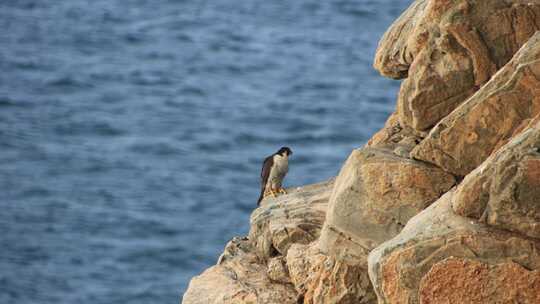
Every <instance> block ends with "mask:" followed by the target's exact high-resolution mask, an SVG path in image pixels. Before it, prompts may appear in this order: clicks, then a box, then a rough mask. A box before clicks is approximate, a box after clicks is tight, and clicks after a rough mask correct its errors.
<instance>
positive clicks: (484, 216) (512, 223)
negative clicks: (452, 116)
mask: <svg viewBox="0 0 540 304" xmlns="http://www.w3.org/2000/svg"><path fill="white" fill-rule="evenodd" d="M453 209H454V211H455V212H456V213H457V214H459V215H462V216H468V217H471V218H474V219H478V220H481V221H482V222H485V223H487V224H488V225H492V226H495V227H499V228H502V229H507V230H510V231H515V232H518V233H522V234H524V235H527V236H530V237H534V238H539V239H540V117H539V118H538V119H536V120H534V121H532V122H531V124H530V125H529V126H528V127H527V128H526V129H525V131H523V132H522V133H520V134H519V135H517V136H516V137H515V138H513V139H512V140H511V141H510V142H509V143H508V144H507V145H505V146H504V147H502V148H501V149H500V150H499V151H498V152H497V153H495V154H494V155H492V156H491V157H490V158H488V159H487V160H486V161H485V162H484V163H483V164H482V165H481V166H480V167H478V168H477V169H476V170H474V171H473V172H471V173H470V174H469V175H467V176H466V177H465V179H464V180H463V182H462V183H461V184H460V186H459V188H458V190H457V194H456V200H454V203H453Z"/></svg>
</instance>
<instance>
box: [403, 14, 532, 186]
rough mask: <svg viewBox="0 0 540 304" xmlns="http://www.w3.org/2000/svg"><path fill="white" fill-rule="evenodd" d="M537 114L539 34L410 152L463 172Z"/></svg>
mask: <svg viewBox="0 0 540 304" xmlns="http://www.w3.org/2000/svg"><path fill="white" fill-rule="evenodd" d="M539 16H540V15H539ZM538 113H540V32H539V33H537V34H536V35H534V37H532V38H531V40H530V41H529V42H528V43H527V44H525V45H524V46H523V47H522V48H521V50H520V51H519V52H518V53H517V54H516V55H515V57H514V58H513V59H512V60H511V61H510V62H509V63H508V64H507V65H506V66H505V67H504V68H502V69H501V70H500V71H499V72H498V73H497V74H496V75H495V76H494V77H493V78H492V79H491V80H490V81H489V83H487V84H486V85H485V86H483V87H482V89H480V90H479V91H478V92H477V93H476V94H475V95H474V96H472V97H471V98H470V99H468V100H467V101H466V102H465V103H464V104H462V105H461V106H460V107H459V108H457V109H456V110H455V111H454V112H452V113H451V114H450V115H448V116H447V117H445V118H444V119H443V120H441V122H440V123H439V124H437V125H436V126H435V128H433V130H432V131H431V132H430V133H429V135H428V137H427V138H426V139H424V140H423V141H422V142H421V143H420V144H419V145H418V146H417V147H416V148H415V149H414V150H413V151H412V156H413V157H414V158H416V159H420V160H424V161H427V162H430V163H433V164H436V165H437V166H439V167H441V168H443V169H445V170H446V171H448V172H451V173H453V174H455V175H460V176H464V175H466V174H468V173H469V172H470V171H472V170H473V169H474V168H476V167H477V166H479V165H480V164H481V163H482V162H483V161H484V160H485V159H486V158H487V157H488V156H489V155H490V154H491V153H492V152H493V151H494V150H495V149H497V148H499V147H501V146H502V145H503V144H504V143H506V142H507V141H508V140H509V138H510V137H511V136H512V135H513V134H514V133H515V132H516V130H519V129H521V128H523V127H524V125H526V123H527V122H528V120H529V119H531V118H533V117H534V116H536V115H537V114H538Z"/></svg>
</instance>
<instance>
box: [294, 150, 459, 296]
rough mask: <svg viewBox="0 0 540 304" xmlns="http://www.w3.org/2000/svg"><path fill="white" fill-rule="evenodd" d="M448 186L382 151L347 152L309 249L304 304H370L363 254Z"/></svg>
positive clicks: (424, 167) (424, 168)
mask: <svg viewBox="0 0 540 304" xmlns="http://www.w3.org/2000/svg"><path fill="white" fill-rule="evenodd" d="M454 183H455V179H454V177H453V176H452V175H450V174H448V173H445V172H444V171H442V170H440V169H438V168H436V167H434V166H431V165H429V164H425V163H421V162H417V161H414V160H411V159H407V158H402V157H399V156H397V155H395V154H394V153H392V152H390V151H388V150H384V149H378V148H370V147H366V148H363V149H358V150H355V151H353V153H352V154H351V155H350V156H349V158H348V160H347V161H346V162H345V165H344V166H343V168H342V169H341V172H340V173H339V175H338V177H337V178H336V181H335V185H334V188H333V191H332V195H331V196H330V201H329V206H328V212H327V216H326V221H325V222H324V226H323V230H322V232H321V237H320V238H319V241H318V243H317V244H316V245H314V246H315V247H317V250H318V251H319V252H318V253H317V254H316V256H317V258H316V259H315V260H314V261H313V259H310V258H308V261H310V263H308V264H310V267H309V268H308V269H309V273H310V276H309V277H308V278H307V280H304V281H306V282H307V283H304V284H303V287H304V289H305V298H304V299H305V300H304V301H305V303H372V302H373V301H374V300H375V296H374V293H373V291H372V288H371V284H370V282H369V278H368V275H367V255H368V254H369V251H370V250H371V249H373V248H374V247H375V246H377V245H378V244H380V243H381V242H383V241H385V240H387V239H389V238H391V237H393V236H395V235H396V234H397V233H399V231H400V230H401V228H402V227H403V226H404V225H405V223H406V222H407V221H408V220H409V219H410V218H411V217H412V216H414V215H415V214H417V213H418V212H420V211H421V210H423V209H424V208H426V207H427V206H429V204H430V203H431V202H433V201H435V200H436V199H437V198H438V197H439V196H440V195H442V194H443V193H444V192H446V191H447V190H448V189H450V188H451V187H452V186H453V185H454ZM288 260H289V258H288ZM328 282H333V284H328Z"/></svg>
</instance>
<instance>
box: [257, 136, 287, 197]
mask: <svg viewBox="0 0 540 304" xmlns="http://www.w3.org/2000/svg"><path fill="white" fill-rule="evenodd" d="M292 154H293V153H292V151H291V149H289V148H288V147H282V148H281V149H279V151H277V152H276V153H274V154H272V155H270V156H268V157H267V158H265V160H264V163H263V166H262V170H261V195H260V196H259V200H258V201H257V206H258V205H260V203H261V201H262V200H263V198H265V197H266V196H268V195H272V196H274V197H276V195H277V194H278V193H287V192H285V190H284V189H283V188H281V183H282V182H283V179H284V178H285V175H286V174H287V172H288V171H289V155H292Z"/></svg>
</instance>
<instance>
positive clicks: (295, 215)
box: [249, 179, 334, 259]
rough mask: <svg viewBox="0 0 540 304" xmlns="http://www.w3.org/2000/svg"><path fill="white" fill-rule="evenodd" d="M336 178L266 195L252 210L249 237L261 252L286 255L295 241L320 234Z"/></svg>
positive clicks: (268, 255)
mask: <svg viewBox="0 0 540 304" xmlns="http://www.w3.org/2000/svg"><path fill="white" fill-rule="evenodd" d="M333 186H334V180H333V179H331V180H329V181H326V182H322V183H318V184H314V185H308V186H304V187H299V188H295V189H288V190H287V191H288V194H285V195H280V196H278V197H277V198H272V197H267V198H265V199H264V200H263V201H262V202H261V206H260V207H259V208H257V209H256V210H255V211H253V213H252V214H251V229H250V231H249V238H250V240H252V241H253V243H254V245H255V247H256V249H257V253H258V255H259V256H260V257H261V258H263V259H268V258H271V257H274V256H276V255H283V256H285V255H287V250H288V249H289V247H290V246H291V245H292V244H294V243H300V244H309V243H311V242H313V241H315V240H317V239H318V238H319V235H320V231H321V227H322V225H323V223H324V219H325V216H326V207H327V205H328V199H329V197H330V194H331V192H332V188H333Z"/></svg>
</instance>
